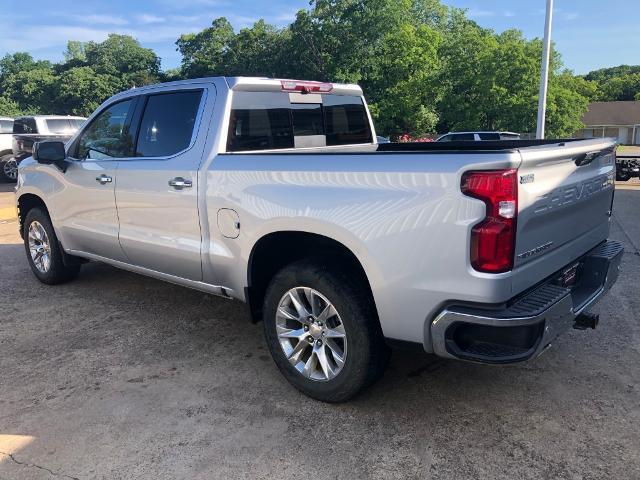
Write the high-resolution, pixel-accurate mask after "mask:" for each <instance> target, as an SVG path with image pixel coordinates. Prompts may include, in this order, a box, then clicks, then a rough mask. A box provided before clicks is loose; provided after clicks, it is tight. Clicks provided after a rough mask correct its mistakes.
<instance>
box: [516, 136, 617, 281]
mask: <svg viewBox="0 0 640 480" xmlns="http://www.w3.org/2000/svg"><path fill="white" fill-rule="evenodd" d="M614 146H615V141H614V140H613V139H609V138H604V139H592V140H580V141H575V142H567V143H560V144H555V145H547V146H543V147H530V148H524V149H521V150H520V154H521V156H522V164H521V166H520V168H519V169H518V181H519V184H518V227H517V236H516V256H515V264H514V267H515V268H516V269H517V268H518V267H520V266H524V265H525V264H527V263H530V262H538V261H539V260H540V259H542V258H545V257H547V256H548V257H549V258H550V259H551V258H553V261H549V262H547V263H548V265H546V264H545V267H546V268H543V269H539V268H537V269H535V270H538V271H540V273H543V270H544V273H546V274H549V275H550V274H551V273H553V272H554V271H556V270H557V269H559V268H562V267H563V266H564V265H567V264H568V263H570V262H571V261H572V260H574V259H576V258H577V257H579V256H580V255H583V254H584V253H585V252H587V251H588V250H589V249H591V248H593V247H594V246H596V245H597V244H598V243H600V242H601V241H603V240H605V239H606V238H607V236H608V233H609V218H610V214H611V212H610V211H611V204H612V201H613V191H614V182H613V179H614V175H615V167H614V162H615V154H614V152H613V147H614Z"/></svg>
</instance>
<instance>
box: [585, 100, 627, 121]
mask: <svg viewBox="0 0 640 480" xmlns="http://www.w3.org/2000/svg"><path fill="white" fill-rule="evenodd" d="M582 121H583V122H584V124H585V125H587V126H605V125H640V102H637V101H627V102H593V103H591V104H589V110H588V111H587V113H585V115H584V117H583V118H582Z"/></svg>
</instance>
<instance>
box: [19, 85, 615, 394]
mask: <svg viewBox="0 0 640 480" xmlns="http://www.w3.org/2000/svg"><path fill="white" fill-rule="evenodd" d="M614 145H615V142H614V141H613V140H611V139H593V140H511V141H509V140H507V141H495V142H492V141H484V142H455V141H454V142H446V143H435V142H434V143H407V144H400V143H386V144H378V143H377V142H376V133H375V130H374V127H373V123H372V121H371V116H370V114H369V111H368V108H367V104H366V103H365V101H364V98H363V94H362V90H361V89H360V87H358V86H357V85H343V84H332V83H318V82H307V81H296V80H274V79H263V78H240V77H234V78H229V77H217V78H205V79H195V80H186V81H179V82H173V83H166V84H160V85H153V86H146V87H142V88H136V89H132V90H128V91H126V92H122V93H120V94H118V95H116V96H114V97H112V98H110V99H109V100H107V101H106V102H104V103H103V104H102V106H100V107H99V108H98V109H97V110H96V112H95V113H94V114H93V115H92V116H91V117H90V118H89V119H88V121H87V122H86V123H85V124H84V125H83V127H82V128H81V129H80V130H79V131H78V132H77V133H76V134H75V135H74V136H73V137H72V138H71V139H70V140H69V141H68V142H67V143H66V144H63V143H62V142H59V141H44V142H40V143H38V144H36V146H35V148H34V151H33V158H29V159H26V160H24V161H23V162H22V163H21V164H20V166H19V170H18V185H17V189H16V196H17V206H18V210H19V218H20V233H21V235H22V237H23V239H24V245H25V250H26V255H27V259H28V262H29V264H30V266H31V269H32V271H33V273H34V274H35V276H36V277H37V278H38V279H39V280H40V281H41V282H44V283H46V284H51V285H53V284H60V283H63V282H66V281H69V280H71V279H73V278H75V277H76V276H77V275H78V273H79V270H80V268H81V265H82V264H83V263H84V262H86V261H100V262H106V263H108V264H111V265H113V266H116V267H119V268H123V269H126V270H130V271H133V272H137V273H140V274H144V275H148V276H151V277H155V278H158V279H162V280H166V281H169V282H173V283H176V284H179V285H183V286H186V287H191V288H194V289H198V290H200V291H203V292H208V293H211V294H216V295H220V296H223V297H227V298H235V299H238V300H241V301H243V302H246V303H247V304H248V306H249V311H250V317H251V318H252V319H253V320H254V321H258V320H262V321H263V324H264V332H265V337H266V342H267V345H268V347H269V349H270V352H271V355H272V357H273V359H274V362H275V364H276V365H277V367H278V368H279V370H280V371H281V372H282V374H283V375H284V377H285V378H286V379H287V380H288V381H289V382H290V383H291V384H293V385H294V386H295V387H297V388H298V389H300V390H301V391H302V392H304V393H305V394H307V395H309V396H311V397H313V398H316V399H319V400H323V401H329V402H339V401H345V400H347V399H349V398H351V397H352V396H353V395H355V394H356V393H358V392H359V391H360V390H361V389H362V388H363V387H365V386H367V385H370V384H371V383H372V382H374V381H375V380H376V379H377V378H379V377H380V375H381V374H382V372H383V371H384V369H385V366H386V364H387V360H388V357H389V345H392V344H395V343H413V344H419V345H420V346H421V348H422V349H423V350H424V351H426V352H429V353H434V354H436V355H439V356H441V357H446V358H451V359H459V360H466V361H472V362H480V363H488V364H503V363H511V362H519V361H524V360H528V359H532V358H535V357H536V356H538V355H539V354H540V353H542V352H543V351H544V350H545V349H547V348H548V347H549V346H550V345H551V344H552V343H553V342H554V339H555V338H556V337H557V336H558V335H559V334H560V333H561V332H563V331H565V330H566V329H568V328H571V327H575V328H579V329H585V328H594V327H595V325H596V323H597V321H598V316H597V315H595V314H593V313H590V312H589V309H590V307H592V306H593V304H594V303H595V302H596V301H597V300H598V299H599V298H600V297H601V296H602V295H603V293H605V292H606V291H607V290H608V289H609V288H610V287H611V285H612V284H613V283H614V282H615V280H616V278H617V275H618V268H619V264H620V259H621V255H622V246H621V245H620V244H619V243H617V242H615V241H613V240H609V239H608V234H609V226H610V222H611V208H612V202H613V194H614V175H615V172H614V169H615V167H614V154H613V147H614Z"/></svg>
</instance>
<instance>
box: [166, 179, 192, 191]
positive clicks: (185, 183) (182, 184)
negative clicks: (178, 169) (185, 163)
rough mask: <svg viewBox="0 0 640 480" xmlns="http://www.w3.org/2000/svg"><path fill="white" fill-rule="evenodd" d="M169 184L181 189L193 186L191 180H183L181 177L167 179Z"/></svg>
mask: <svg viewBox="0 0 640 480" xmlns="http://www.w3.org/2000/svg"><path fill="white" fill-rule="evenodd" d="M169 186H170V187H173V188H175V189H176V190H182V189H183V188H191V187H193V182H192V181H191V180H185V179H184V178H182V177H176V178H172V179H171V180H169Z"/></svg>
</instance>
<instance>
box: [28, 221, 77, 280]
mask: <svg viewBox="0 0 640 480" xmlns="http://www.w3.org/2000/svg"><path fill="white" fill-rule="evenodd" d="M22 236H23V238H24V248H25V250H26V252H27V260H28V261H29V266H30V267H31V271H32V272H33V273H34V275H35V276H36V277H37V278H38V280H40V281H41V282H42V283H46V284H47V285H57V284H60V283H64V282H68V281H69V280H72V279H74V278H75V277H76V276H78V272H79V271H80V265H65V262H64V257H63V256H64V253H63V251H62V247H61V245H60V243H59V242H58V237H56V233H55V231H54V230H53V225H51V220H50V219H49V215H47V214H46V213H45V212H44V211H42V210H41V209H39V208H33V209H31V210H29V213H27V216H26V218H25V221H24V227H23V231H22Z"/></svg>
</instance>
